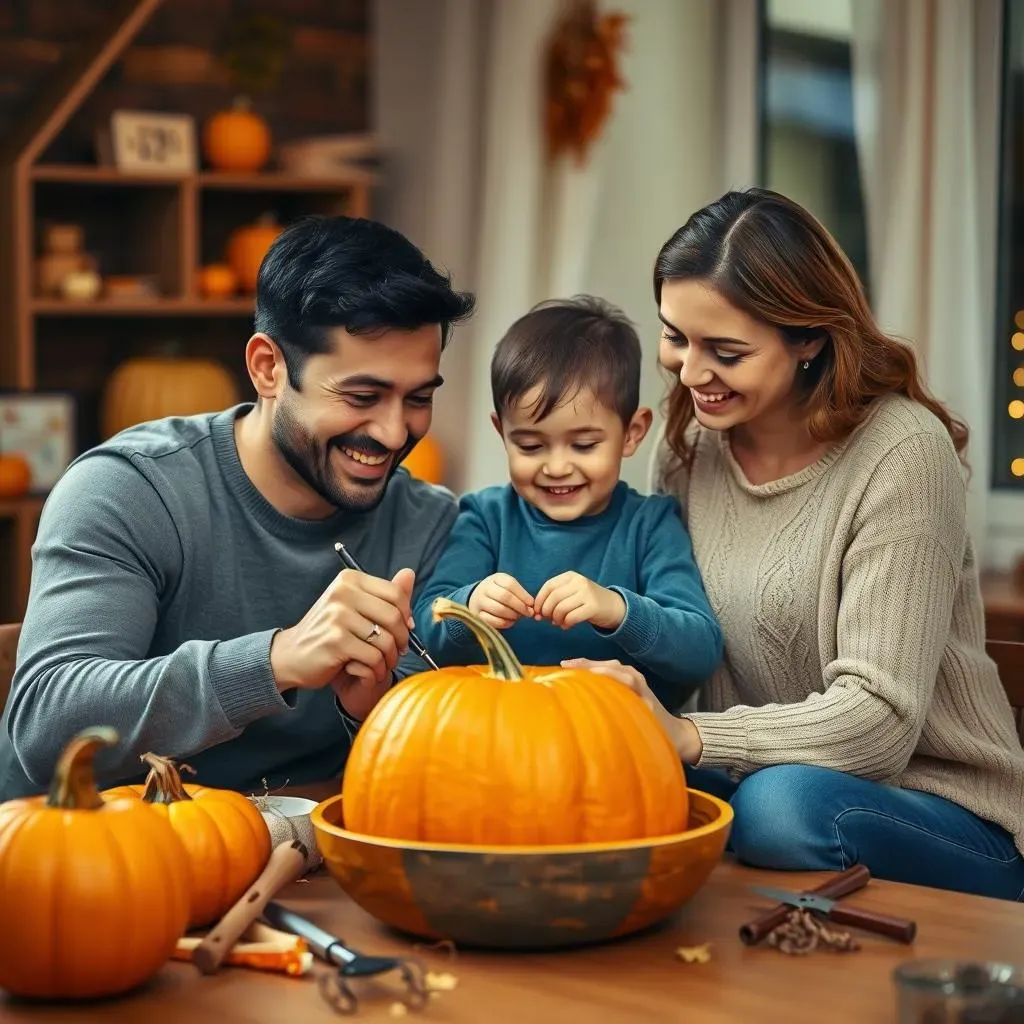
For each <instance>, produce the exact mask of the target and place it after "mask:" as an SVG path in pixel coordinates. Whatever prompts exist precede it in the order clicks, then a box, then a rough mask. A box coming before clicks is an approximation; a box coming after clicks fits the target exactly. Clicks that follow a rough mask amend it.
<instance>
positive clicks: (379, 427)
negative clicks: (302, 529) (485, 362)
mask: <svg viewBox="0 0 1024 1024" xmlns="http://www.w3.org/2000/svg"><path fill="white" fill-rule="evenodd" d="M331 338H332V342H333V344H332V346H331V351H330V352H327V353H323V354H315V355H310V356H308V357H307V358H306V360H305V362H304V364H303V366H302V369H301V371H300V378H301V379H300V387H299V389H298V390H296V389H295V388H293V387H292V386H291V385H290V384H288V383H286V384H285V385H284V388H283V390H282V391H281V393H280V394H279V396H278V398H277V401H276V406H275V409H274V421H273V428H272V437H273V441H274V444H275V445H276V446H277V449H278V451H279V452H280V453H281V455H282V456H283V457H284V459H285V461H286V462H287V463H288V465H289V466H290V467H291V468H292V470H293V471H294V472H295V473H296V474H297V475H298V476H299V477H301V479H302V480H303V481H304V482H305V483H306V484H307V486H309V487H310V488H311V489H312V490H314V491H315V492H316V493H317V494H319V495H320V497H322V498H323V499H324V500H325V501H327V502H329V503H330V504H331V505H334V506H335V507H336V508H339V509H342V510H344V511H348V512H366V511H369V510H370V509H372V508H374V507H375V506H376V505H377V503H378V502H379V501H380V500H381V498H382V497H383V496H384V489H385V488H386V486H387V482H388V480H389V479H390V478H391V476H392V474H393V473H394V472H395V470H396V469H397V468H398V466H399V465H400V464H401V462H402V459H404V458H405V456H406V455H408V454H409V452H410V451H411V450H412V448H413V446H414V445H415V444H416V442H417V441H419V439H420V438H421V437H423V435H424V434H426V432H427V431H428V430H429V429H430V421H431V417H432V415H433V399H434V391H435V390H436V389H437V388H438V387H440V385H441V383H442V380H441V377H440V375H439V373H438V368H439V366H440V361H441V330H440V327H439V326H438V325H437V324H427V325H425V326H423V327H420V328H417V329H416V330H414V331H399V330H383V331H380V332H376V333H373V334H368V335H352V334H349V333H348V332H347V331H346V330H345V329H344V328H335V329H334V330H333V331H332V332H331Z"/></svg>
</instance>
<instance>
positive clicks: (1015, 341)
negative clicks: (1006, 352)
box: [1010, 331, 1024, 352]
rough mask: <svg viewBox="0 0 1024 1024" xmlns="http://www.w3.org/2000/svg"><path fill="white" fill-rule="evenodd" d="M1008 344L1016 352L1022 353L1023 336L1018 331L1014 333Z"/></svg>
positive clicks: (1023, 345) (1023, 350) (1023, 348)
mask: <svg viewBox="0 0 1024 1024" xmlns="http://www.w3.org/2000/svg"><path fill="white" fill-rule="evenodd" d="M1010 344H1011V345H1012V346H1013V347H1014V348H1015V349H1016V350H1017V351H1018V352H1024V334H1022V333H1021V332H1020V331H1014V334H1013V337H1012V338H1011V339H1010Z"/></svg>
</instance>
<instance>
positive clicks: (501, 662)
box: [430, 597, 523, 682]
mask: <svg viewBox="0 0 1024 1024" xmlns="http://www.w3.org/2000/svg"><path fill="white" fill-rule="evenodd" d="M430 611H431V615H432V616H433V619H434V621H435V622H440V621H441V619H458V620H459V622H461V623H463V624H464V625H465V626H467V627H468V628H469V629H470V631H471V632H472V633H473V636H475V637H476V639H477V643H479V644H480V646H481V647H482V648H483V649H484V654H486V655H487V665H488V667H489V668H490V670H491V675H492V676H493V677H494V678H495V679H506V680H508V681H510V682H514V681H515V680H518V679H522V678H523V666H522V665H520V664H519V659H518V658H517V657H516V656H515V654H513V653H512V648H511V647H509V644H508V641H507V640H506V639H505V638H504V637H503V636H502V635H501V633H499V632H498V631H497V630H496V629H495V628H494V627H493V626H489V625H487V623H486V622H484V621H483V620H482V619H480V618H478V617H477V616H476V615H474V614H473V613H472V612H471V611H470V610H469V609H468V608H467V607H466V606H465V605H463V604H458V603H457V602H456V601H451V600H449V599H448V598H447V597H439V598H437V599H436V600H435V601H434V603H433V604H432V605H431V606H430Z"/></svg>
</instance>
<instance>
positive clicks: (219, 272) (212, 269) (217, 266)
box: [196, 263, 238, 299]
mask: <svg viewBox="0 0 1024 1024" xmlns="http://www.w3.org/2000/svg"><path fill="white" fill-rule="evenodd" d="M196 283H197V284H198V286H199V294H200V295H202V296H203V298H204V299H229V298H231V296H232V295H234V294H235V292H236V291H237V290H238V278H237V277H235V272H234V271H233V270H232V269H231V268H230V267H229V266H228V265H227V264H226V263H210V264H207V265H206V266H205V267H201V268H200V270H199V273H198V275H197V282H196Z"/></svg>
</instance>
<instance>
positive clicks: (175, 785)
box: [141, 753, 196, 804]
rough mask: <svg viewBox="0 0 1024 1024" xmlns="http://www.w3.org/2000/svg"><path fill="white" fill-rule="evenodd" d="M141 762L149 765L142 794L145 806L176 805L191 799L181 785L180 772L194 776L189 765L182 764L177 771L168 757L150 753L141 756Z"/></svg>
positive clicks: (194, 771) (192, 769)
mask: <svg viewBox="0 0 1024 1024" xmlns="http://www.w3.org/2000/svg"><path fill="white" fill-rule="evenodd" d="M141 760H142V762H143V764H147V765H149V774H148V775H147V776H146V789H145V791H144V792H143V794H142V799H143V800H144V801H145V802H146V803H147V804H176V803H177V802H178V801H179V800H191V799H192V797H190V796H189V795H188V793H187V792H186V791H185V787H184V786H183V785H182V783H181V773H182V771H187V772H191V773H192V774H193V775H195V773H196V770H195V769H194V768H193V767H191V765H187V764H183V765H182V766H181V768H180V769H179V767H178V766H177V765H176V764H175V763H174V762H173V761H172V760H171V759H170V758H169V757H161V755H160V754H152V753H150V754H143V755H142V758H141Z"/></svg>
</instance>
